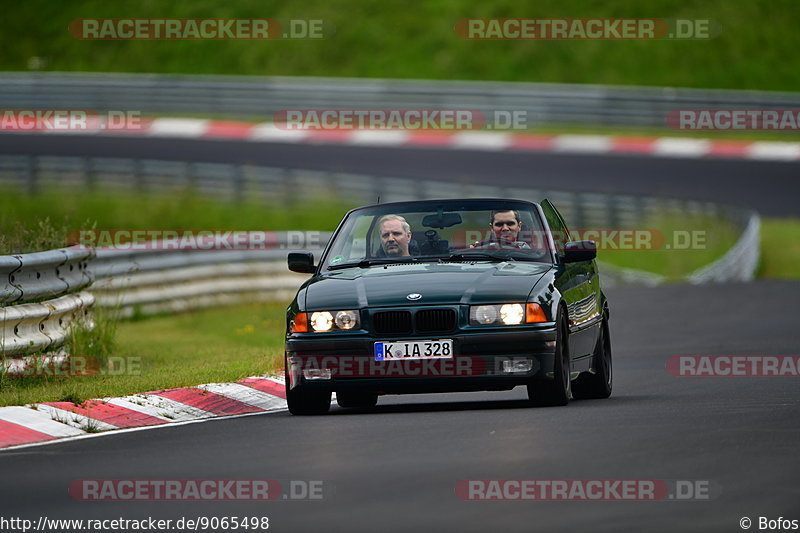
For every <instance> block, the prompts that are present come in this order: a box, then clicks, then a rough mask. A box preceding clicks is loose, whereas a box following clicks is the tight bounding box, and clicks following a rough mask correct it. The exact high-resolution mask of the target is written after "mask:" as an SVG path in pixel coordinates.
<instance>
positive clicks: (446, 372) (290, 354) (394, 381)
mask: <svg viewBox="0 0 800 533" xmlns="http://www.w3.org/2000/svg"><path fill="white" fill-rule="evenodd" d="M420 339H428V340H431V339H433V340H435V339H452V340H453V357H452V358H447V359H444V358H443V359H410V360H408V359H407V360H391V361H375V357H374V355H373V351H374V350H373V348H374V344H375V342H377V341H380V340H393V341H401V340H408V341H412V340H420ZM555 340H556V329H555V325H554V324H547V325H542V326H539V327H536V328H526V329H524V330H521V329H514V330H509V329H508V328H504V329H502V330H494V331H474V330H473V331H469V332H464V331H459V332H457V333H454V334H450V335H435V336H426V337H421V336H414V337H402V338H392V339H383V338H382V339H379V338H376V337H375V336H372V335H369V334H364V333H362V334H355V335H347V336H346V337H344V336H341V335H325V336H324V337H321V336H317V335H313V334H311V335H308V334H306V335H302V336H299V335H297V336H290V337H289V338H287V340H286V346H285V354H286V379H287V381H288V384H289V387H290V388H294V387H297V386H298V385H302V386H303V387H304V388H305V387H308V388H321V389H328V390H332V391H341V390H364V391H370V392H376V393H378V394H404V393H419V392H456V391H477V390H506V389H511V388H513V387H515V386H517V385H521V384H525V383H529V382H531V381H532V380H538V379H542V380H543V379H550V378H552V369H553V357H554V352H555ZM525 362H529V364H525ZM509 365H511V366H512V367H513V369H509ZM526 367H527V368H529V370H519V369H520V368H523V369H525V368H526Z"/></svg>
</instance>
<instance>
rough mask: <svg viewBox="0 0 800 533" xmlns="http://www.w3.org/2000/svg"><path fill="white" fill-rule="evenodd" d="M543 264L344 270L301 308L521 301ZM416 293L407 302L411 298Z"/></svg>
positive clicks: (317, 282)
mask: <svg viewBox="0 0 800 533" xmlns="http://www.w3.org/2000/svg"><path fill="white" fill-rule="evenodd" d="M551 268H552V265H549V264H546V263H534V262H517V261H509V262H503V263H487V262H481V263H433V262H431V263H416V264H391V265H380V266H372V267H368V268H357V267H355V268H347V269H343V270H338V271H333V272H328V273H325V274H323V275H321V276H318V277H316V278H314V279H312V280H310V281H309V283H308V285H306V302H305V304H306V305H305V308H306V309H308V310H311V311H313V310H322V309H347V308H351V309H358V308H364V307H394V306H407V305H441V304H482V303H500V302H514V301H516V302H520V301H525V300H526V299H527V297H528V294H529V293H530V292H531V290H532V289H533V286H534V285H535V284H536V282H537V281H538V280H539V279H540V278H541V277H542V275H543V274H544V273H545V272H547V271H548V270H550V269H551ZM414 293H416V294H420V295H421V297H420V298H419V299H417V300H409V299H408V298H407V296H408V295H409V294H414Z"/></svg>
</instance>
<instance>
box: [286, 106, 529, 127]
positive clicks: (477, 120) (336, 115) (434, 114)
mask: <svg viewBox="0 0 800 533" xmlns="http://www.w3.org/2000/svg"><path fill="white" fill-rule="evenodd" d="M272 121H273V124H274V125H275V127H277V128H278V129H282V130H307V131H329V130H399V131H409V130H418V131H436V130H443V131H465V130H480V129H483V130H525V129H528V128H530V127H531V126H532V125H533V124H532V123H531V122H529V117H528V112H527V111H526V110H523V109H511V110H509V109H495V110H479V109H424V108H419V109H399V108H398V109H333V108H325V109H282V110H280V111H277V112H276V113H275V114H274V115H273V117H272Z"/></svg>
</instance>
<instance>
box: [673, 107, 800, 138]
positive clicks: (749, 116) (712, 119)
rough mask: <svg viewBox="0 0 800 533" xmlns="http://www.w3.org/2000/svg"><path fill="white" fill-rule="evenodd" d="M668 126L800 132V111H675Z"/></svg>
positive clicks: (686, 128) (684, 128)
mask: <svg viewBox="0 0 800 533" xmlns="http://www.w3.org/2000/svg"><path fill="white" fill-rule="evenodd" d="M666 122H667V126H669V127H670V128H672V129H674V130H688V131H786V132H794V133H797V132H799V131H800V109H673V110H671V111H670V112H669V113H667V116H666Z"/></svg>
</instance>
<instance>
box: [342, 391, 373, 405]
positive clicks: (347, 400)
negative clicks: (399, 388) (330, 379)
mask: <svg viewBox="0 0 800 533" xmlns="http://www.w3.org/2000/svg"><path fill="white" fill-rule="evenodd" d="M336 403H338V404H339V407H344V408H347V409H370V408H372V407H375V406H376V405H377V404H378V395H377V394H375V393H371V392H361V391H340V392H337V393H336Z"/></svg>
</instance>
